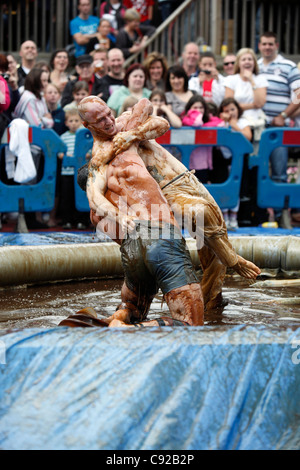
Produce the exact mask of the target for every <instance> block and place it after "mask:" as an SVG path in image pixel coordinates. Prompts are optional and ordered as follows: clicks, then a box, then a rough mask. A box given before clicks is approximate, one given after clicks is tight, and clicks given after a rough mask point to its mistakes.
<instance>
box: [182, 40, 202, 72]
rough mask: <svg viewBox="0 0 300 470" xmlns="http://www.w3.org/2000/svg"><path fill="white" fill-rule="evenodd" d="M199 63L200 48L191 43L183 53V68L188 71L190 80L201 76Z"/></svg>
mask: <svg viewBox="0 0 300 470" xmlns="http://www.w3.org/2000/svg"><path fill="white" fill-rule="evenodd" d="M199 61H200V52H199V46H197V44H195V43H194V42H189V43H188V44H186V45H185V46H184V49H183V51H182V67H183V68H184V70H185V71H186V73H187V76H188V77H189V79H190V78H192V77H197V76H198V75H199V72H200V70H199V65H198V64H199Z"/></svg>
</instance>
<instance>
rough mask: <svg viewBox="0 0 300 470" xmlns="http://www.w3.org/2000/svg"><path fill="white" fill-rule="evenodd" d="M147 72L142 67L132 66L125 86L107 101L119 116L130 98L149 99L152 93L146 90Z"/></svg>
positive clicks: (125, 79) (125, 80) (126, 76)
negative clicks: (125, 101)
mask: <svg viewBox="0 0 300 470" xmlns="http://www.w3.org/2000/svg"><path fill="white" fill-rule="evenodd" d="M145 82H146V72H145V69H144V67H143V66H142V65H140V64H133V65H131V66H130V67H129V68H128V70H127V72H126V74H125V78H124V85H123V86H121V87H120V88H119V89H118V90H116V91H115V92H114V93H113V94H112V95H111V96H110V98H109V100H108V101H107V105H108V106H109V107H110V108H111V109H112V110H113V111H114V114H115V115H116V116H119V114H120V111H121V108H122V105H123V102H124V100H125V98H127V97H128V96H133V97H134V98H136V99H137V100H140V99H142V98H149V97H150V95H151V91H150V90H148V88H145Z"/></svg>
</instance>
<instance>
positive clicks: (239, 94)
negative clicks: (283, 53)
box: [225, 48, 268, 154]
mask: <svg viewBox="0 0 300 470" xmlns="http://www.w3.org/2000/svg"><path fill="white" fill-rule="evenodd" d="M234 72H235V74H234V75H230V76H228V77H226V78H225V98H234V99H235V100H236V101H237V102H238V103H239V105H240V107H241V108H242V110H243V117H244V118H246V119H247V120H248V122H249V124H250V125H251V127H252V128H253V146H254V153H255V154H256V153H257V152H258V147H259V141H260V137H261V133H262V131H263V130H264V129H265V125H266V115H265V114H264V112H263V110H262V108H263V106H264V105H265V103H266V97H267V86H268V82H267V80H266V77H265V76H263V75H259V68H258V64H257V60H256V56H255V52H254V51H253V50H252V49H249V48H243V49H241V50H240V51H239V52H238V53H237V58H236V63H235V66H234Z"/></svg>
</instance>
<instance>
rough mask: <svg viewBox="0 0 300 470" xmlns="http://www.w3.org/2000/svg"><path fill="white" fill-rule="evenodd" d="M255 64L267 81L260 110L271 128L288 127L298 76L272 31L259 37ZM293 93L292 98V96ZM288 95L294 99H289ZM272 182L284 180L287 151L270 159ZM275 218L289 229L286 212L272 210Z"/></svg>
mask: <svg viewBox="0 0 300 470" xmlns="http://www.w3.org/2000/svg"><path fill="white" fill-rule="evenodd" d="M258 48H259V51H260V53H261V58H260V59H259V61H258V65H259V69H260V74H261V75H262V76H264V77H265V78H266V79H267V81H268V87H267V98H266V104H265V106H264V108H263V110H264V112H265V114H266V116H267V121H268V124H269V125H270V126H274V127H283V126H289V117H290V116H291V115H292V114H294V113H295V112H296V111H297V110H298V109H299V106H300V73H299V70H298V69H297V66H296V64H295V63H294V62H292V61H290V60H287V59H285V58H284V57H283V56H282V55H280V54H278V48H279V44H278V42H277V36H276V34H275V33H273V32H266V33H263V34H262V35H261V37H260V41H259V45H258ZM292 94H293V95H292ZM291 96H294V97H295V98H296V99H294V100H293V101H294V102H293V101H292V100H291ZM270 163H271V170H272V179H273V180H274V181H277V182H278V183H282V182H286V181H287V163H288V148H287V147H278V148H276V149H275V150H274V151H273V152H272V153H271V156H270ZM275 218H276V220H277V221H278V222H279V226H280V227H282V228H291V223H290V216H289V213H288V211H287V210H283V211H282V210H281V209H279V208H275Z"/></svg>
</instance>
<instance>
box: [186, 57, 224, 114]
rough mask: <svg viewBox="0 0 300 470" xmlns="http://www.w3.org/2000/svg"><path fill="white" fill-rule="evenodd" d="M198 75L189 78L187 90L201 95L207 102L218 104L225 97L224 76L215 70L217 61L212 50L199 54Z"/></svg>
mask: <svg viewBox="0 0 300 470" xmlns="http://www.w3.org/2000/svg"><path fill="white" fill-rule="evenodd" d="M199 67H200V72H199V75H198V77H192V78H190V80H189V90H192V91H195V92H196V93H197V94H199V95H201V96H203V98H204V99H205V101H206V102H207V103H215V104H216V105H217V106H220V104H221V103H222V101H223V99H224V97H225V87H224V77H223V76H222V75H221V74H219V72H218V70H217V62H216V59H215V56H214V54H213V53H212V52H204V53H203V54H201V57H200V62H199Z"/></svg>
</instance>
